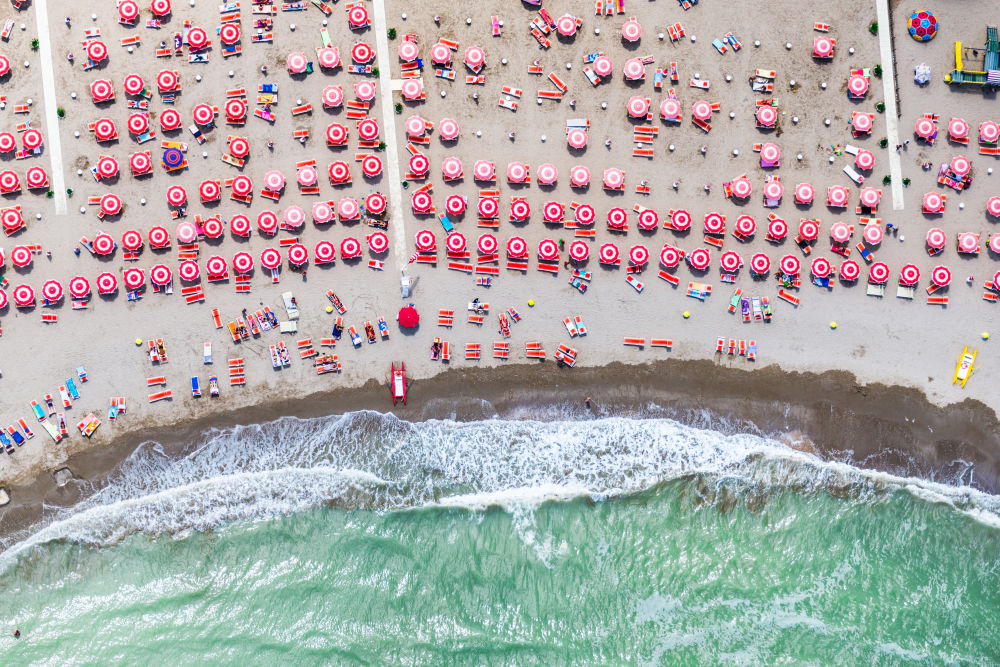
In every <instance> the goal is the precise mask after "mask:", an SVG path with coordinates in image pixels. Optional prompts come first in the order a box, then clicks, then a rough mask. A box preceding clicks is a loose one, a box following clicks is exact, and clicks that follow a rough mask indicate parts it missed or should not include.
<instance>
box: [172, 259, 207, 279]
mask: <svg viewBox="0 0 1000 667" xmlns="http://www.w3.org/2000/svg"><path fill="white" fill-rule="evenodd" d="M177 275H178V276H180V278H181V280H183V281H184V282H188V283H192V282H194V281H196V280H198V278H200V277H201V267H200V266H198V262H195V261H194V260H187V261H185V262H181V263H180V264H178V265H177Z"/></svg>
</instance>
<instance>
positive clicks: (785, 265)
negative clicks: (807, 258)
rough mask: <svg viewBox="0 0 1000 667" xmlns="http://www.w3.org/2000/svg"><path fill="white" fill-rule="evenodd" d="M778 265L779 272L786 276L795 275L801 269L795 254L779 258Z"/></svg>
mask: <svg viewBox="0 0 1000 667" xmlns="http://www.w3.org/2000/svg"><path fill="white" fill-rule="evenodd" d="M778 265H779V266H780V267H781V272H782V273H784V274H785V275H786V276H796V275H798V273H799V271H801V270H802V263H801V262H799V258H798V257H796V256H795V255H785V256H784V257H782V258H781V261H780V262H779V263H778Z"/></svg>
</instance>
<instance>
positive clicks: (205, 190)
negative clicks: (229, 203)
mask: <svg viewBox="0 0 1000 667" xmlns="http://www.w3.org/2000/svg"><path fill="white" fill-rule="evenodd" d="M221 195H222V188H221V187H220V186H219V182H218V181H212V180H206V181H202V182H201V185H199V186H198V196H199V197H201V201H202V202H203V203H204V202H212V201H219V197H220V196H221Z"/></svg>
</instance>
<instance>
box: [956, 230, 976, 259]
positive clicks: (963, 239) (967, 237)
mask: <svg viewBox="0 0 1000 667" xmlns="http://www.w3.org/2000/svg"><path fill="white" fill-rule="evenodd" d="M958 251H959V252H961V253H966V254H970V253H977V252H979V234H974V233H972V232H962V233H961V234H959V235H958Z"/></svg>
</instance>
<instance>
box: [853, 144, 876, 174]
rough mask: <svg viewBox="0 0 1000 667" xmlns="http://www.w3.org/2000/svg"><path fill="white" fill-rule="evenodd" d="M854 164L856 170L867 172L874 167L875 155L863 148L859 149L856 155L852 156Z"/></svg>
mask: <svg viewBox="0 0 1000 667" xmlns="http://www.w3.org/2000/svg"><path fill="white" fill-rule="evenodd" d="M854 164H855V165H856V166H857V168H858V169H861V170H862V171H868V170H869V169H871V168H872V167H874V166H875V154H874V153H872V152H871V151H866V150H865V149H863V148H862V149H859V150H858V154H857V155H855V156H854Z"/></svg>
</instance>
